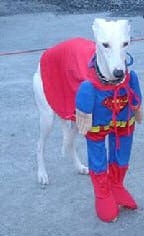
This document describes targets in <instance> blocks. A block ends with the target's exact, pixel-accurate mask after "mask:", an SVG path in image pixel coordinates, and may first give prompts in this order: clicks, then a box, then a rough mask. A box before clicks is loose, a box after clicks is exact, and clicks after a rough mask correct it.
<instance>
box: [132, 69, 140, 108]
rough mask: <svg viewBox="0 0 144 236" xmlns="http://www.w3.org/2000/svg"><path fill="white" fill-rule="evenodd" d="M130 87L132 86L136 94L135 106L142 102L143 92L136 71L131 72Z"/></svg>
mask: <svg viewBox="0 0 144 236" xmlns="http://www.w3.org/2000/svg"><path fill="white" fill-rule="evenodd" d="M130 87H131V88H132V90H133V91H134V93H135V96H134V98H133V105H134V106H136V105H140V104H141V102H142V94H141V90H140V85H139V81H138V76H137V74H136V73H135V71H131V72H130Z"/></svg>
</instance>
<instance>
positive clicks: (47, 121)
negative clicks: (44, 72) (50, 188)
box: [33, 70, 55, 184]
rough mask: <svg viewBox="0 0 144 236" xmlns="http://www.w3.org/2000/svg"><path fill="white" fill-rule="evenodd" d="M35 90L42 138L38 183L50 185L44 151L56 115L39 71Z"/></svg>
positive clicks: (38, 160)
mask: <svg viewBox="0 0 144 236" xmlns="http://www.w3.org/2000/svg"><path fill="white" fill-rule="evenodd" d="M33 89H34V95H35V101H36V104H37V107H38V109H39V113H40V137H39V141H38V147H37V164H38V182H39V183H41V184H48V182H49V181H48V175H47V171H46V168H45V163H44V149H45V143H46V138H47V136H48V135H49V133H50V131H51V129H52V124H53V120H54V115H55V114H54V112H53V110H52V109H51V107H50V106H49V105H48V103H47V101H46V99H45V96H44V93H43V88H42V82H41V78H40V73H39V70H38V72H37V73H35V75H34V81H33Z"/></svg>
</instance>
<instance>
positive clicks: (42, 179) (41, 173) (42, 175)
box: [38, 169, 49, 185]
mask: <svg viewBox="0 0 144 236" xmlns="http://www.w3.org/2000/svg"><path fill="white" fill-rule="evenodd" d="M38 182H39V184H42V185H47V184H49V179H48V174H47V172H46V170H44V169H43V170H42V169H39V170H38Z"/></svg>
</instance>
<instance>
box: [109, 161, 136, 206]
mask: <svg viewBox="0 0 144 236" xmlns="http://www.w3.org/2000/svg"><path fill="white" fill-rule="evenodd" d="M127 169H128V167H127V166H125V167H120V166H118V165H117V164H116V163H113V164H110V166H109V179H110V182H111V189H112V193H113V195H114V198H115V200H116V202H117V204H118V205H121V206H124V207H127V208H129V209H131V210H134V209H137V207H138V206H137V203H136V202H135V200H134V199H133V197H132V196H131V194H130V193H129V192H128V191H127V189H126V188H125V187H124V186H123V181H124V178H125V175H126V172H127Z"/></svg>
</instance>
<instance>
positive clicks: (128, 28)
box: [119, 20, 131, 34]
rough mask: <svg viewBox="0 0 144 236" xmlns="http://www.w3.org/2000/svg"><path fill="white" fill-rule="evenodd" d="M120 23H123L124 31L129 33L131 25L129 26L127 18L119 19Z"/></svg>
mask: <svg viewBox="0 0 144 236" xmlns="http://www.w3.org/2000/svg"><path fill="white" fill-rule="evenodd" d="M119 22H120V24H121V25H123V27H124V28H125V31H126V32H127V33H128V34H130V30H131V27H130V23H129V21H128V20H119Z"/></svg>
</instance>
